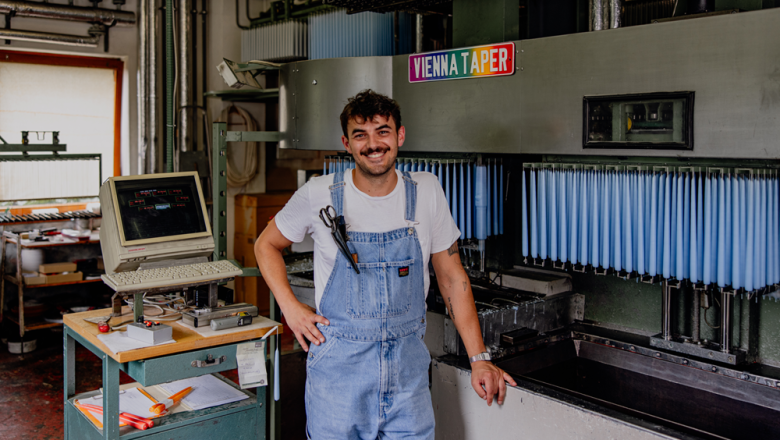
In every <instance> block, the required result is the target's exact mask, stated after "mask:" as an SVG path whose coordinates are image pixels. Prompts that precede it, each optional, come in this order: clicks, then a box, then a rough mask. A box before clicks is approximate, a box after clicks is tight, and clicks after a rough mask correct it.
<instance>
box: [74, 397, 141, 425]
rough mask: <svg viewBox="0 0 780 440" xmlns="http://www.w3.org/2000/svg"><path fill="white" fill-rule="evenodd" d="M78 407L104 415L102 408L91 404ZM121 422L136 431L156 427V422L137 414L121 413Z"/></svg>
mask: <svg viewBox="0 0 780 440" xmlns="http://www.w3.org/2000/svg"><path fill="white" fill-rule="evenodd" d="M76 406H77V407H79V408H84V409H86V410H89V411H93V412H96V413H99V414H103V407H102V406H97V405H92V404H89V403H77V404H76ZM119 421H121V422H124V423H127V424H128V425H130V426H132V427H133V428H135V429H141V430H144V429H148V428H151V427H153V426H154V422H153V421H152V420H150V419H147V418H144V417H139V416H137V415H135V414H130V413H126V412H123V413H119Z"/></svg>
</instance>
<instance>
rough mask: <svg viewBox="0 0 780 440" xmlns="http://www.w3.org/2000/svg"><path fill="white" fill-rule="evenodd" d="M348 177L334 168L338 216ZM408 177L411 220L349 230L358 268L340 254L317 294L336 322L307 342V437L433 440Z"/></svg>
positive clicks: (410, 188) (412, 186)
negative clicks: (383, 228)
mask: <svg viewBox="0 0 780 440" xmlns="http://www.w3.org/2000/svg"><path fill="white" fill-rule="evenodd" d="M343 178H344V174H343V172H339V173H336V174H335V176H334V179H333V185H331V186H330V194H331V201H332V204H333V207H334V208H335V209H336V212H337V213H338V215H342V214H343V202H344V186H345V185H346V183H345V182H344V180H343ZM403 181H404V187H405V190H406V208H405V211H406V212H405V213H404V219H405V220H406V221H407V224H408V226H407V227H405V228H402V229H396V230H393V231H389V232H381V233H374V232H355V231H348V234H349V241H348V242H347V243H348V245H349V247H350V250H351V251H352V252H353V253H357V254H358V258H359V261H358V268H359V269H360V274H359V275H358V274H356V273H355V271H354V270H353V269H352V266H351V265H350V263H349V261H348V260H347V259H346V257H345V256H344V255H343V254H342V253H341V252H339V253H338V256H337V258H336V263H335V266H334V268H333V272H332V273H331V275H330V278H329V279H328V284H327V286H326V288H325V291H324V293H323V296H322V299H321V300H320V313H322V315H323V316H325V317H326V318H328V320H329V321H330V325H329V326H325V325H321V324H318V328H319V329H320V331H321V332H322V334H323V335H324V336H325V343H324V344H321V345H319V346H317V345H310V348H309V355H308V360H307V363H306V373H307V377H306V416H307V418H308V423H307V431H308V435H309V436H310V437H309V438H312V439H315V440H319V439H340V440H341V439H372V440H373V439H377V438H382V439H385V438H387V439H394V438H404V439H433V438H434V432H433V428H434V419H433V407H432V406H431V395H430V391H429V389H428V365H429V364H430V361H431V358H430V355H429V353H428V349H427V348H426V347H425V343H424V342H423V336H424V334H425V292H424V287H423V269H424V267H423V255H422V249H421V247H420V242H419V240H418V238H417V231H416V229H415V228H414V218H415V205H416V202H417V183H416V182H415V181H413V180H412V179H411V177H410V175H409V173H408V172H405V173H403ZM399 215H400V213H399Z"/></svg>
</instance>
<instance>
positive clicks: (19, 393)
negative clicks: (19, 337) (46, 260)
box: [0, 329, 133, 440]
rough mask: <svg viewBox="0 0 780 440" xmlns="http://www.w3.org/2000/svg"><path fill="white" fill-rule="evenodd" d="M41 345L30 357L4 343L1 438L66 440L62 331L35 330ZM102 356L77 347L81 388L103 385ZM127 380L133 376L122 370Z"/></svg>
mask: <svg viewBox="0 0 780 440" xmlns="http://www.w3.org/2000/svg"><path fill="white" fill-rule="evenodd" d="M32 335H34V336H32V337H35V338H36V340H37V348H36V349H35V350H34V351H33V352H31V353H26V354H24V356H21V355H18V354H12V353H9V352H8V347H7V345H3V346H1V347H0V414H1V415H0V438H2V439H5V440H49V439H61V438H62V436H63V431H62V424H63V417H62V406H63V405H62V401H63V396H62V386H63V377H62V367H63V360H62V330H61V329H55V330H40V331H38V332H35V333H34V334H32ZM101 366H102V363H101V361H100V359H99V358H98V357H97V356H95V355H94V354H92V353H91V352H90V351H89V350H87V349H85V348H83V347H79V348H78V349H77V351H76V368H77V370H76V371H77V372H76V391H77V392H84V391H89V390H94V389H98V388H100V387H101V386H102V376H101V374H102V373H101V370H102V368H101ZM120 381H121V383H127V382H132V381H133V380H132V379H131V378H130V377H129V376H127V375H125V374H124V373H121V377H120Z"/></svg>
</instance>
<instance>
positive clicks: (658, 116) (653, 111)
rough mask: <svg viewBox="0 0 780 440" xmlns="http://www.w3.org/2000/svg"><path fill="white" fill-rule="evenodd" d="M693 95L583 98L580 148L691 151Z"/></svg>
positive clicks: (685, 93)
mask: <svg viewBox="0 0 780 440" xmlns="http://www.w3.org/2000/svg"><path fill="white" fill-rule="evenodd" d="M693 97H694V92H670V93H666V92H664V93H643V94H632V95H612V96H586V97H584V98H583V110H582V114H583V124H582V129H583V141H582V142H583V148H620V149H664V150H692V149H693Z"/></svg>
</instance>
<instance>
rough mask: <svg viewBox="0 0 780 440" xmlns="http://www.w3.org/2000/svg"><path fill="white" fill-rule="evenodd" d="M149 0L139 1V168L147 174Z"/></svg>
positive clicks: (140, 171)
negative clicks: (147, 15)
mask: <svg viewBox="0 0 780 440" xmlns="http://www.w3.org/2000/svg"><path fill="white" fill-rule="evenodd" d="M148 3H149V0H139V2H138V169H137V171H136V174H146V154H147V151H148V150H149V134H148V131H147V127H148V117H149V85H148V84H149V27H148V25H149V23H148V21H147V17H146V14H147V13H148V9H149V5H148Z"/></svg>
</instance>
